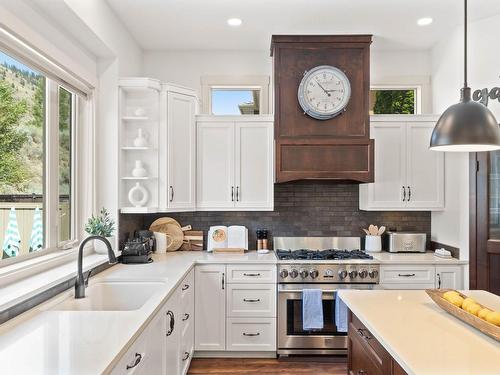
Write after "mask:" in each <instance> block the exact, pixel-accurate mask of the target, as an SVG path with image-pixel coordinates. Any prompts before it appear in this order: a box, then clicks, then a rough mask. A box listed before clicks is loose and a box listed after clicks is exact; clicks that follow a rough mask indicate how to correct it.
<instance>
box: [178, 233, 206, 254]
mask: <svg viewBox="0 0 500 375" xmlns="http://www.w3.org/2000/svg"><path fill="white" fill-rule="evenodd" d="M179 250H186V251H196V250H203V231H202V230H188V231H185V232H184V240H183V242H182V246H181V248H180V249H179Z"/></svg>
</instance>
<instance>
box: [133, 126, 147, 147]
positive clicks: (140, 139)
mask: <svg viewBox="0 0 500 375" xmlns="http://www.w3.org/2000/svg"><path fill="white" fill-rule="evenodd" d="M134 146H135V147H148V140H147V139H146V136H145V135H144V132H143V131H142V128H139V129H138V130H137V137H136V138H135V139H134Z"/></svg>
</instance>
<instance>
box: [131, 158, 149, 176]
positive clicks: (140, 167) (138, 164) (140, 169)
mask: <svg viewBox="0 0 500 375" xmlns="http://www.w3.org/2000/svg"><path fill="white" fill-rule="evenodd" d="M147 175H148V171H147V170H146V168H144V164H143V162H142V161H141V160H136V161H135V168H134V169H132V176H134V177H147Z"/></svg>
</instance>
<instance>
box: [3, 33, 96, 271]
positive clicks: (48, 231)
mask: <svg viewBox="0 0 500 375" xmlns="http://www.w3.org/2000/svg"><path fill="white" fill-rule="evenodd" d="M6 35H7V36H8V37H5V36H6ZM0 51H1V52H2V53H5V54H7V55H8V56H10V57H12V58H13V59H16V60H17V61H19V62H20V63H22V64H24V65H26V66H28V67H29V68H31V69H33V70H35V71H37V72H39V73H40V74H41V75H43V76H44V78H45V108H44V110H45V114H44V116H45V124H44V126H45V129H44V145H43V147H44V155H43V158H44V165H43V168H44V171H43V175H44V176H43V185H44V191H43V195H44V196H43V211H42V212H43V215H42V220H43V228H44V247H43V249H41V250H39V251H36V252H32V253H28V254H23V255H19V256H16V257H13V258H7V259H0V269H3V268H4V267H9V266H12V265H16V268H17V267H18V266H21V267H23V265H22V264H19V265H18V263H22V262H26V261H28V262H27V263H26V266H27V267H30V265H31V264H33V262H34V261H35V260H34V258H38V257H43V256H47V255H49V256H48V257H47V262H52V261H55V262H56V263H59V261H57V260H55V259H57V258H61V259H62V258H65V257H66V256H67V255H69V254H70V253H71V251H70V250H74V248H75V247H76V246H78V244H79V242H80V240H81V238H82V236H83V233H82V232H83V231H82V230H80V228H82V224H83V217H84V215H88V214H89V212H88V211H89V209H86V207H88V206H89V205H90V207H93V206H94V200H95V199H94V196H95V189H94V188H91V189H89V190H90V192H89V193H90V194H87V197H86V198H85V199H80V198H79V197H78V193H79V191H80V187H79V184H81V182H83V181H86V182H90V183H91V185H92V186H94V159H93V155H92V154H91V153H92V150H93V148H94V146H93V143H94V126H95V117H94V112H93V109H94V108H95V95H94V94H95V88H94V87H93V86H91V85H90V84H88V83H87V82H85V81H83V80H78V78H76V77H75V75H74V74H72V73H71V72H69V71H67V70H65V69H64V68H62V67H61V66H59V65H57V64H56V63H54V62H53V61H52V60H50V59H49V58H47V57H45V56H44V55H41V54H40V53H39V52H38V51H36V50H34V49H32V48H31V47H30V46H29V45H28V44H27V43H26V42H24V41H22V40H18V39H17V38H16V36H15V35H11V34H8V33H7V31H6V30H5V29H3V28H1V27H0ZM33 56H35V57H36V59H35V60H33V59H32V58H31V57H33ZM40 66H44V68H43V69H40ZM60 72H62V73H63V74H58V73H60ZM67 78H70V79H67ZM68 81H69V82H70V83H68ZM75 83H76V85H75ZM60 87H61V88H62V89H64V90H66V91H68V92H70V93H71V94H72V96H71V97H72V102H71V105H72V113H71V122H72V124H71V126H72V129H71V148H72V150H71V175H72V181H71V197H70V204H71V228H70V230H71V237H72V238H70V239H69V240H66V241H60V240H59V212H58V211H59V88H60ZM82 89H84V91H83V90H82ZM80 138H81V139H83V140H85V139H91V140H92V142H91V144H87V145H85V144H82V145H79V142H78V140H79V139H80ZM82 152H83V153H84V154H85V155H87V156H88V155H91V158H92V160H91V161H85V160H83V159H84V157H83V156H81V153H82ZM82 166H83V168H82ZM82 191H83V190H82ZM90 211H92V208H91V209H90ZM55 253H59V254H55ZM54 257H55V258H54ZM49 259H51V260H49ZM41 262H42V263H45V261H44V260H41ZM54 264H55V263H54Z"/></svg>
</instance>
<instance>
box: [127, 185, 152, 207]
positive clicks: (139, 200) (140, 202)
mask: <svg viewBox="0 0 500 375" xmlns="http://www.w3.org/2000/svg"><path fill="white" fill-rule="evenodd" d="M148 199H149V192H148V191H147V190H146V188H145V187H144V186H142V185H141V184H140V183H138V182H136V183H135V185H134V187H133V188H132V189H130V190H129V192H128V200H129V202H130V203H131V204H132V205H133V206H134V207H144V206H145V205H146V203H147V202H148Z"/></svg>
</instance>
